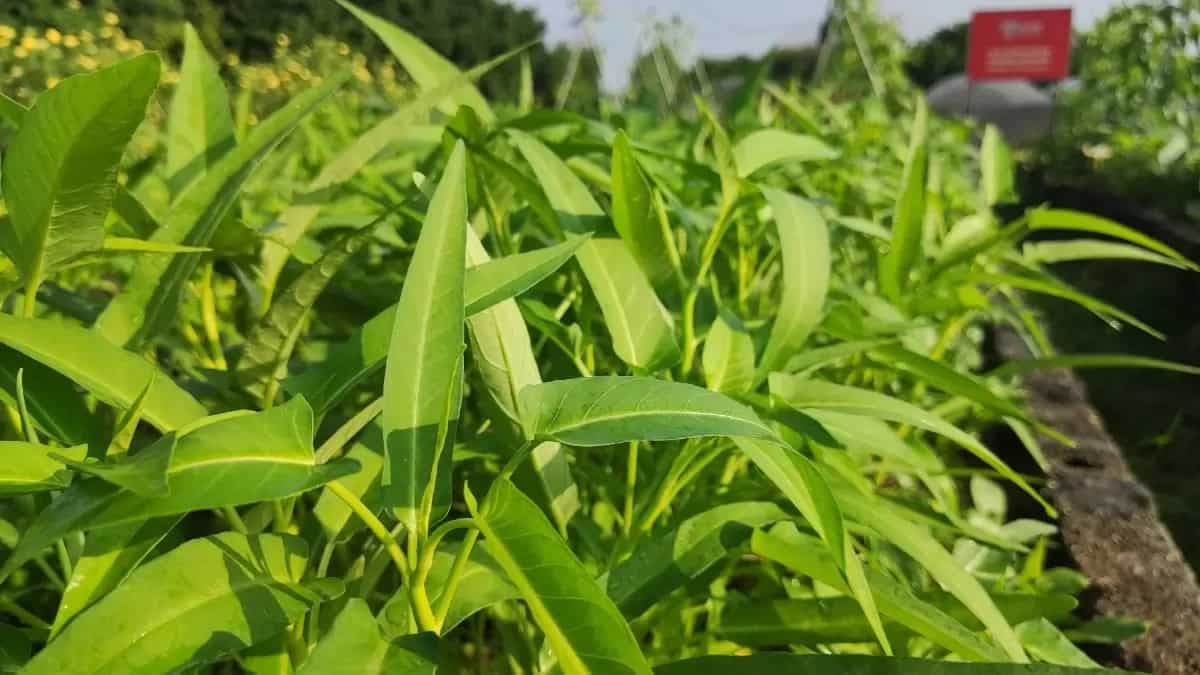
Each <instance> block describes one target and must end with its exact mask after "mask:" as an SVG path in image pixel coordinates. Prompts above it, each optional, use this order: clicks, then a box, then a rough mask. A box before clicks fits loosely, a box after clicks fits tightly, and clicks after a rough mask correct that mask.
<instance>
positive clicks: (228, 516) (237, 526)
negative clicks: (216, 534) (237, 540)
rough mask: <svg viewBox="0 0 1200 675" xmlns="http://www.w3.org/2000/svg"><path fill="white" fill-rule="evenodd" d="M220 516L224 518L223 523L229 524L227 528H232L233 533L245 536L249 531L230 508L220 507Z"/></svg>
mask: <svg viewBox="0 0 1200 675" xmlns="http://www.w3.org/2000/svg"><path fill="white" fill-rule="evenodd" d="M221 515H223V516H225V521H226V522H227V523H229V527H232V528H233V531H234V532H237V533H239V534H246V533H247V532H249V530H248V529H247V528H246V522H245V521H244V520H242V517H241V516H239V515H238V512H237V509H236V508H234V507H232V506H222V507H221Z"/></svg>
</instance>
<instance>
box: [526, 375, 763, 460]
mask: <svg viewBox="0 0 1200 675" xmlns="http://www.w3.org/2000/svg"><path fill="white" fill-rule="evenodd" d="M520 402H521V415H522V418H521V424H522V426H523V427H524V429H525V436H526V438H528V439H531V440H554V441H559V442H560V443H566V444H567V445H574V446H579V447H590V446H600V445H612V444H615V443H629V442H632V441H668V440H677V439H682V438H694V437H699V436H729V437H734V436H745V437H748V438H761V439H767V440H771V439H774V438H775V433H774V432H773V431H772V430H771V428H770V427H768V426H767V425H766V424H764V423H763V422H762V421H761V420H760V419H759V418H758V416H757V415H755V414H754V412H753V411H752V410H750V409H749V408H747V407H746V406H744V405H742V404H740V403H738V402H736V401H734V400H732V399H730V398H728V397H726V396H724V395H723V394H719V393H717V392H714V391H709V390H707V389H701V388H700V387H697V386H694V385H690V384H684V383H682V382H668V381H666V380H660V379H657V378H653V377H618V376H607V377H605V376H598V377H583V378H577V379H572V380H558V381H555V382H547V383H545V384H537V385H531V386H528V387H526V388H525V389H523V390H522V391H521V394H520Z"/></svg>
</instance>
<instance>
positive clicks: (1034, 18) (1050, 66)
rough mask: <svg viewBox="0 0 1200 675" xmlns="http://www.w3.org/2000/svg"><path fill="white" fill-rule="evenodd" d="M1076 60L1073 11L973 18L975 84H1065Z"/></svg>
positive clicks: (970, 47)
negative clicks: (996, 81) (1000, 81)
mask: <svg viewBox="0 0 1200 675" xmlns="http://www.w3.org/2000/svg"><path fill="white" fill-rule="evenodd" d="M1070 57H1071V10H1070V8H1067V9H1030V10H1013V11H994V12H976V13H975V14H974V15H973V16H972V17H971V30H970V33H969V37H968V38H967V78H968V79H970V80H1061V79H1063V78H1065V77H1066V76H1067V66H1068V63H1069V62H1070Z"/></svg>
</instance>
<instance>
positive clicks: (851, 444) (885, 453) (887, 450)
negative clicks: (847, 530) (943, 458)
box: [804, 409, 945, 472]
mask: <svg viewBox="0 0 1200 675" xmlns="http://www.w3.org/2000/svg"><path fill="white" fill-rule="evenodd" d="M804 414H806V415H808V416H810V417H812V418H813V419H814V420H816V421H817V422H818V423H819V424H820V425H821V426H822V427H824V428H825V430H826V431H828V432H829V433H830V434H831V435H832V436H833V437H834V438H835V439H836V440H837V441H838V442H839V443H841V444H842V445H844V446H846V447H847V448H849V449H851V450H858V451H860V452H864V453H868V454H872V455H879V456H880V457H886V458H888V459H893V460H898V461H900V462H902V463H904V464H906V465H908V466H910V467H912V468H914V469H918V470H921V471H932V472H941V471H945V467H944V466H942V464H941V462H939V461H938V460H937V459H936V457H934V456H931V455H927V454H925V453H921V452H917V451H916V450H914V449H913V448H912V446H910V445H909V444H908V443H906V442H905V441H904V439H903V438H901V437H900V436H899V434H897V433H896V432H895V431H893V430H892V428H891V427H889V426H888V424H887V422H884V421H883V420H881V419H875V418H873V417H866V416H863V415H850V414H846V413H841V412H834V411H832V410H817V409H809V410H806V411H805V413H804Z"/></svg>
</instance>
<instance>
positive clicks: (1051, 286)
mask: <svg viewBox="0 0 1200 675" xmlns="http://www.w3.org/2000/svg"><path fill="white" fill-rule="evenodd" d="M970 278H971V280H973V281H977V282H980V283H984V284H990V285H992V286H1011V287H1013V288H1020V289H1022V290H1026V291H1029V292H1031V293H1041V294H1043V295H1049V296H1052V297H1055V298H1062V299H1063V300H1068V301H1070V302H1073V303H1075V304H1077V305H1079V306H1080V307H1083V308H1084V309H1086V310H1088V311H1089V312H1092V313H1093V314H1096V315H1097V316H1100V317H1101V318H1105V319H1115V320H1117V321H1121V322H1124V323H1127V324H1129V325H1130V326H1133V327H1134V328H1137V329H1138V330H1141V331H1142V332H1144V333H1146V334H1147V335H1150V336H1152V337H1155V338H1158V339H1159V340H1163V339H1166V337H1165V336H1164V335H1163V334H1162V333H1161V332H1160V331H1157V330H1155V329H1154V328H1152V327H1151V326H1150V325H1148V324H1146V323H1145V322H1143V321H1141V320H1140V319H1138V318H1137V317H1136V316H1133V315H1132V314H1130V313H1128V312H1125V311H1122V310H1120V309H1118V308H1116V307H1114V306H1112V305H1110V304H1108V303H1107V302H1104V301H1102V300H1098V299H1096V298H1094V297H1092V296H1090V295H1088V294H1087V293H1084V292H1082V291H1079V290H1076V289H1074V288H1072V287H1071V286H1068V285H1067V284H1065V283H1063V282H1061V281H1059V280H1057V279H1055V278H1053V277H1051V276H1049V275H1039V276H1038V277H1036V278H1035V277H1032V276H1024V275H1019V274H992V273H988V272H975V273H972V274H971V277H970Z"/></svg>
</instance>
